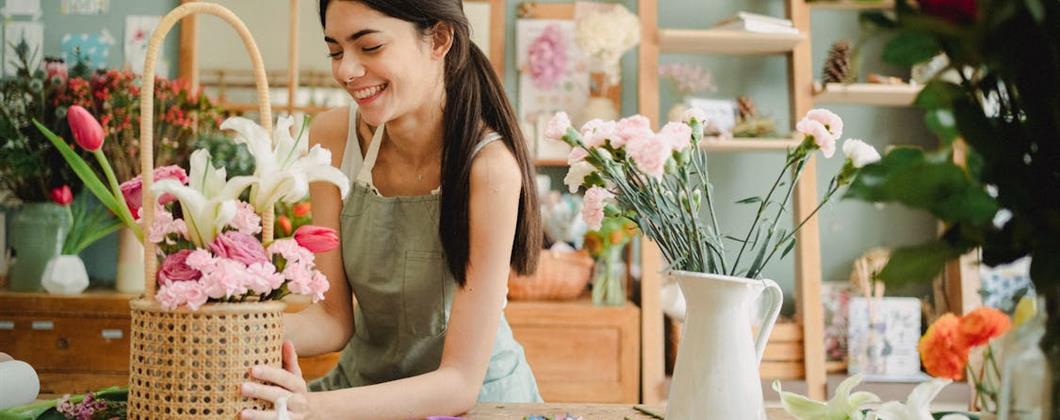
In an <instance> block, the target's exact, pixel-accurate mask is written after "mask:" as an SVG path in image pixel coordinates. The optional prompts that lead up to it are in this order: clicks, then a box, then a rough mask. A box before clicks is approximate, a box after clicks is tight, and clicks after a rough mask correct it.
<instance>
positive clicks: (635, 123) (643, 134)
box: [611, 115, 655, 147]
mask: <svg viewBox="0 0 1060 420" xmlns="http://www.w3.org/2000/svg"><path fill="white" fill-rule="evenodd" d="M615 128H616V129H617V130H618V133H617V135H616V136H615V138H613V139H611V146H614V147H622V146H623V145H626V144H629V143H631V142H634V141H637V140H642V139H647V138H650V137H654V136H655V132H653V131H652V130H651V121H649V120H648V117H645V116H643V115H634V116H632V117H627V118H623V119H621V120H619V121H618V124H617V125H616V127H615Z"/></svg>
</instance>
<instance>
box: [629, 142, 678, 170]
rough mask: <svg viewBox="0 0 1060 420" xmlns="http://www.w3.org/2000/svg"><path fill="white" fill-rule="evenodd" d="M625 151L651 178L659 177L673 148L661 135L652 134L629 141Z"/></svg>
mask: <svg viewBox="0 0 1060 420" xmlns="http://www.w3.org/2000/svg"><path fill="white" fill-rule="evenodd" d="M626 151H627V152H629V156H630V158H631V159H633V163H635V164H637V168H639V169H640V170H641V171H643V172H644V173H645V174H647V175H648V176H650V177H652V178H655V179H661V178H662V176H663V174H664V173H666V161H667V159H669V158H670V154H671V153H673V148H672V146H671V145H670V143H669V142H667V141H666V140H665V139H664V138H663V137H662V136H660V135H653V136H651V137H643V138H639V139H637V140H635V141H631V142H629V143H628V144H626Z"/></svg>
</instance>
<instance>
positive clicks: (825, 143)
mask: <svg viewBox="0 0 1060 420" xmlns="http://www.w3.org/2000/svg"><path fill="white" fill-rule="evenodd" d="M795 131H798V132H800V133H802V134H804V135H807V136H811V137H813V142H814V144H816V145H817V147H818V148H819V149H821V153H822V154H824V157H825V158H831V157H832V155H833V154H835V137H834V136H832V133H831V132H829V131H828V128H826V127H825V126H824V124H821V123H820V122H819V121H815V120H811V119H809V118H803V119H802V120H801V121H799V123H798V124H795Z"/></svg>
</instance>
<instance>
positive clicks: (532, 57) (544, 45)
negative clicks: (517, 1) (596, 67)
mask: <svg viewBox="0 0 1060 420" xmlns="http://www.w3.org/2000/svg"><path fill="white" fill-rule="evenodd" d="M526 62H527V66H528V67H529V74H530V80H531V81H532V82H533V83H534V86H536V87H537V88H538V89H541V90H550V89H552V88H554V87H556V85H557V84H558V83H559V81H560V80H562V79H563V76H564V74H566V69H567V41H566V40H565V39H563V32H562V31H561V29H560V28H559V26H558V25H549V26H547V27H545V30H544V31H542V32H541V35H538V37H537V38H534V40H533V41H531V42H530V46H529V47H528V48H527V59H526Z"/></svg>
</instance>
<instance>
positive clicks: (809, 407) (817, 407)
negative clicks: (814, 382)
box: [773, 375, 880, 420]
mask: <svg viewBox="0 0 1060 420" xmlns="http://www.w3.org/2000/svg"><path fill="white" fill-rule="evenodd" d="M862 379H863V378H862V376H861V375H854V376H851V377H849V378H847V379H846V380H844V381H843V382H842V383H840V384H839V387H837V388H836V390H835V396H834V397H832V399H831V400H828V402H827V403H825V402H820V401H814V400H811V399H809V398H806V397H805V396H802V395H799V394H795V393H792V392H784V391H783V390H781V389H780V381H773V390H775V391H777V393H779V394H780V403H781V405H783V406H784V411H787V412H788V414H790V415H792V416H794V417H795V418H797V419H799V420H863V419H864V418H865V414H864V413H863V412H862V411H861V410H862V406H864V405H866V404H871V403H875V402H879V401H880V397H877V396H876V394H873V393H871V392H855V393H853V394H851V393H850V390H851V389H853V388H854V387H855V386H857V385H858V384H859V383H861V381H862Z"/></svg>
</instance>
